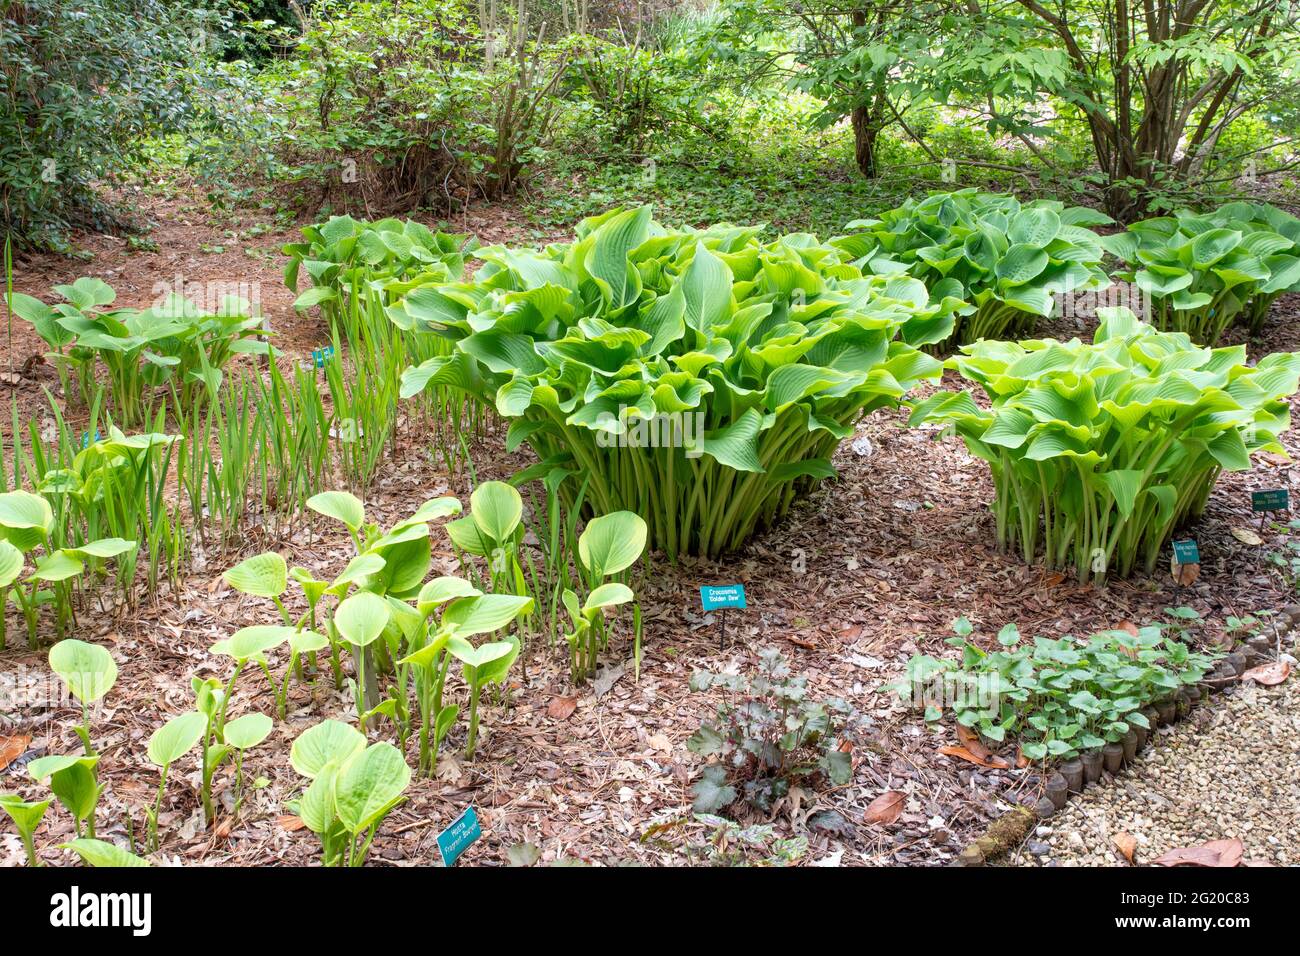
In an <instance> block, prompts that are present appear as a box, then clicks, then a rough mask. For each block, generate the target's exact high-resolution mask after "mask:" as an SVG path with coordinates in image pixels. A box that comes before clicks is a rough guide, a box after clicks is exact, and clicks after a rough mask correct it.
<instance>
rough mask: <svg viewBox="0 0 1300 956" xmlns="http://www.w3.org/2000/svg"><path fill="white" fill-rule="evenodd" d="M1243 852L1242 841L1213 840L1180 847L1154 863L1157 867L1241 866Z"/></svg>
mask: <svg viewBox="0 0 1300 956" xmlns="http://www.w3.org/2000/svg"><path fill="white" fill-rule="evenodd" d="M1242 852H1243V848H1242V845H1241V841H1240V840H1211V841H1210V842H1209V843H1202V844H1201V845H1200V846H1184V847H1178V848H1177V849H1174V850H1170V851H1169V852H1168V853H1166V854H1164V855H1163V856H1160V857H1158V858H1157V859H1155V860H1154V861H1152V862H1154V863H1155V865H1156V866H1240V865H1241V854H1242Z"/></svg>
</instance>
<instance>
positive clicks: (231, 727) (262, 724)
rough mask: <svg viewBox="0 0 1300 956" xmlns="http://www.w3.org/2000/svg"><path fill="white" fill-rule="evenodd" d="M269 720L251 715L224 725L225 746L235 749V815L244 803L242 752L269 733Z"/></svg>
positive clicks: (255, 744) (257, 714)
mask: <svg viewBox="0 0 1300 956" xmlns="http://www.w3.org/2000/svg"><path fill="white" fill-rule="evenodd" d="M271 727H272V722H271V718H270V717H268V716H266V714H259V713H251V714H244V716H242V717H236V718H235V719H234V720H232V721H231V722H230V723H228V724H226V744H227V745H229V746H231V747H234V748H235V813H236V815H238V813H239V807H240V804H242V803H243V801H244V751H246V750H248V749H249V748H250V747H256V746H257V745H258V744H260V743H261V742H262V741H264V740H265V739H266V738H267V736H269V735H270V733H271Z"/></svg>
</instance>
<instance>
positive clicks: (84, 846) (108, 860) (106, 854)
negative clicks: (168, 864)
mask: <svg viewBox="0 0 1300 956" xmlns="http://www.w3.org/2000/svg"><path fill="white" fill-rule="evenodd" d="M59 849H60V850H72V851H73V852H74V853H76V854H77V856H79V857H81V859H82V862H84V863H87V864H89V865H90V866H95V867H107V868H110V869H122V868H123V867H138V866H148V865H149V861H148V860H145V859H143V858H141V857H138V856H136V855H135V854H134V853H131V852H129V851H127V850H123V849H122V848H121V847H120V846H117V845H116V844H114V843H106V842H105V841H103V840H95V839H93V838H85V837H83V838H80V839H76V840H71V841H69V842H67V843H60V844H59Z"/></svg>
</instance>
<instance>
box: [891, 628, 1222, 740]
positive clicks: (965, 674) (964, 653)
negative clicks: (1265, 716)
mask: <svg viewBox="0 0 1300 956" xmlns="http://www.w3.org/2000/svg"><path fill="white" fill-rule="evenodd" d="M954 631H956V632H957V633H956V636H955V637H952V638H949V639H948V643H949V644H951V645H952V646H954V647H956V648H957V649H958V650H959V651H960V652H961V659H960V660H954V659H952V658H943V659H938V658H934V657H931V656H929V655H923V654H920V655H916V656H914V657H913V658H912V659H911V660H910V661H909V662H908V666H907V678H906V679H905V680H903V681H902V682H900V683H898V684H896V685H893V686H892V689H893V690H896V691H897V692H898V693H899V694H900V696H902V697H904V698H906V699H908V700H909V701H910V702H911V703H912V704H914V705H915V706H918V707H920V706H924V707H925V710H926V713H925V717H926V720H928V721H937V720H940V719H942V718H943V717H944V716H946V713H945V712H950V713H951V716H952V717H953V719H955V720H956V722H957V723H958V724H960V725H961V726H963V727H966V728H969V729H970V730H971V731H973V732H975V733H978V734H979V735H980V737H982V738H983V739H984V740H985V741H989V742H991V743H992V744H993V745H995V746H996V745H997V744H1001V743H1004V742H1005V743H1007V744H1011V743H1014V744H1017V745H1018V747H1019V751H1020V753H1021V754H1023V755H1024V757H1025V758H1026V759H1028V760H1031V761H1040V760H1045V759H1048V758H1062V759H1068V758H1071V757H1075V756H1078V754H1079V753H1080V752H1081V751H1090V750H1096V749H1098V748H1100V747H1102V746H1103V745H1105V744H1107V743H1117V742H1119V741H1120V740H1122V739H1123V737H1124V736H1125V735H1126V734H1127V733H1128V732H1129V730H1130V729H1131V728H1133V727H1141V728H1148V727H1149V722H1148V720H1147V718H1146V716H1145V715H1144V714H1143V713H1142V710H1143V708H1145V707H1147V706H1148V705H1149V704H1152V703H1154V702H1157V701H1161V700H1164V699H1167V698H1169V697H1170V696H1171V695H1173V694H1174V693H1176V692H1177V691H1178V690H1179V689H1180V688H1182V687H1183V686H1186V685H1192V684H1195V683H1196V682H1197V681H1199V680H1201V678H1202V677H1204V676H1205V674H1206V673H1207V672H1208V671H1209V670H1210V669H1211V668H1212V667H1213V664H1214V658H1213V657H1212V656H1211V655H1207V654H1201V653H1197V652H1194V651H1192V650H1190V649H1189V648H1188V646H1187V645H1186V644H1184V643H1182V642H1181V641H1178V640H1175V639H1174V638H1172V637H1169V636H1167V635H1165V634H1164V633H1163V631H1162V628H1161V626H1160V625H1148V626H1146V627H1143V628H1139V629H1135V631H1136V633H1134V632H1132V631H1127V630H1113V631H1102V632H1099V633H1097V634H1093V635H1091V636H1090V637H1087V638H1084V639H1081V640H1076V639H1075V638H1073V637H1070V636H1068V635H1067V636H1065V637H1060V638H1046V637H1036V638H1034V639H1033V641H1032V642H1029V641H1025V640H1023V639H1022V637H1021V635H1020V631H1019V629H1018V628H1017V627H1016V626H1015V625H1014V624H1009V625H1007V626H1006V627H1004V628H1003V629H1002V630H1001V631H1000V632H999V633H998V635H997V646H996V649H994V650H986V649H985V648H983V647H981V646H979V644H977V643H975V642H974V641H973V640H971V639H970V634H971V633H972V628H971V626H970V624H969V622H967V621H966V620H965V619H964V618H962V619H959V620H958V621H957V622H956V623H955V624H954Z"/></svg>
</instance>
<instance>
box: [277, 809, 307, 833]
mask: <svg viewBox="0 0 1300 956" xmlns="http://www.w3.org/2000/svg"><path fill="white" fill-rule="evenodd" d="M275 822H276V823H278V824H280V829H282V830H284V831H285V832H286V833H297V832H298V831H299V830H301V829H302V828H303V827H305V826H306V825H307V824H305V823H304V822H303V820H302V817H296V816H294V815H293V814H292V813H286V814H283V815H282V816H279V817H277V818H276V821H275Z"/></svg>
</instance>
